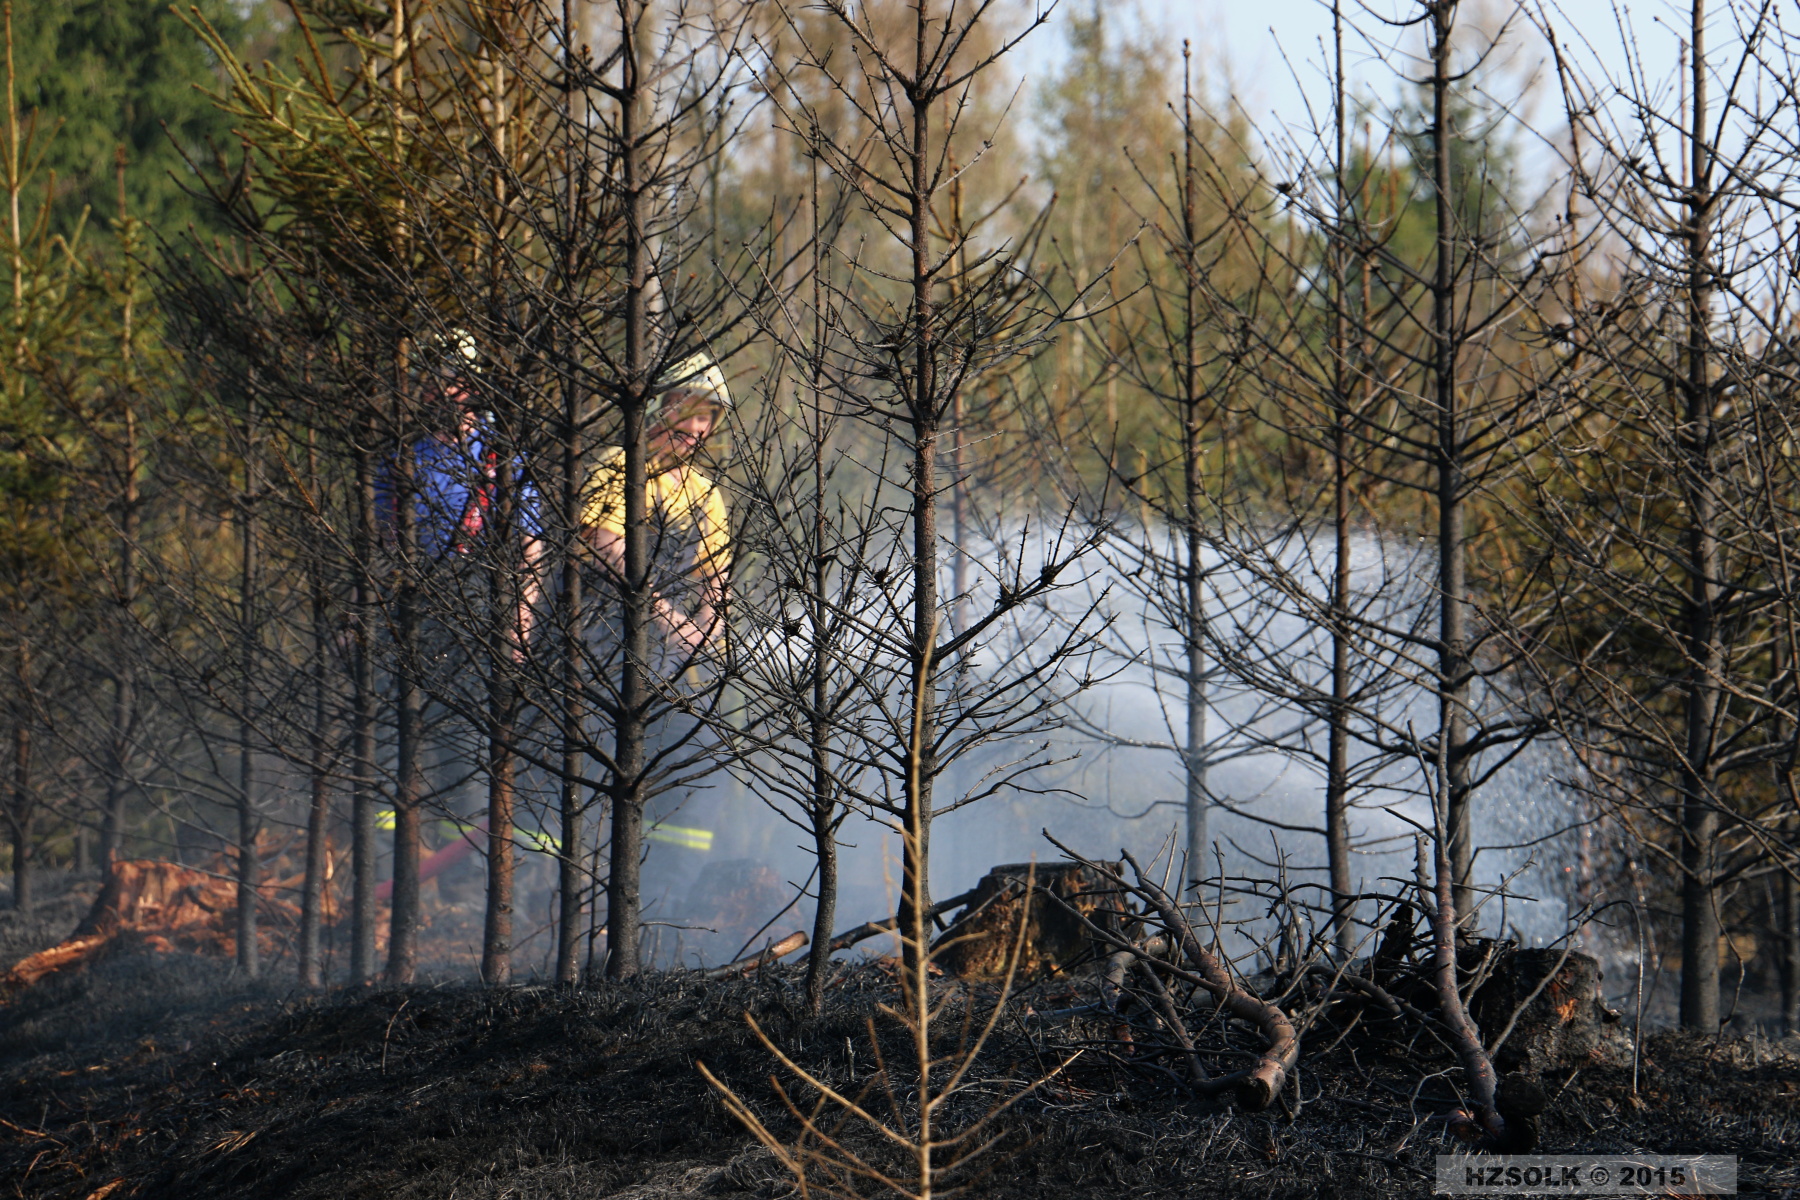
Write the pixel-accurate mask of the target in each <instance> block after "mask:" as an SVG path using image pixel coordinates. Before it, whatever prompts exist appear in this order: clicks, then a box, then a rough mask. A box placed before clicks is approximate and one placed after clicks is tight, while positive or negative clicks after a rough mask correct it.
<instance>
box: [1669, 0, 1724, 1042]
mask: <svg viewBox="0 0 1800 1200" xmlns="http://www.w3.org/2000/svg"><path fill="white" fill-rule="evenodd" d="M1692 17H1693V24H1692V29H1691V35H1690V36H1691V37H1692V41H1691V42H1690V43H1689V44H1690V46H1691V50H1690V53H1691V55H1692V57H1691V59H1690V62H1691V65H1692V71H1693V74H1692V86H1693V102H1692V105H1691V107H1690V110H1689V118H1690V124H1689V128H1688V150H1689V155H1690V167H1689V169H1690V170H1691V171H1692V173H1693V174H1692V183H1691V184H1690V185H1689V190H1688V194H1687V201H1686V208H1687V229H1686V230H1685V233H1686V239H1685V240H1686V242H1687V245H1686V247H1685V250H1686V259H1687V261H1686V264H1685V265H1686V268H1687V378H1686V380H1685V381H1684V383H1685V386H1684V388H1683V391H1684V392H1685V396H1684V397H1683V399H1684V401H1685V404H1686V409H1687V411H1686V414H1685V416H1686V420H1685V422H1684V423H1683V426H1682V429H1683V437H1682V442H1683V444H1682V447H1681V449H1682V458H1683V460H1684V463H1683V465H1684V467H1685V471H1684V473H1685V474H1686V475H1687V479H1686V480H1685V481H1684V484H1685V488H1684V490H1685V491H1686V492H1687V502H1688V506H1689V521H1690V524H1689V526H1688V537H1687V543H1688V544H1687V551H1688V565H1687V576H1688V589H1689V597H1690V598H1689V602H1688V611H1687V613H1686V619H1685V622H1684V624H1685V626H1686V629H1687V636H1688V662H1689V664H1690V665H1689V667H1688V679H1687V697H1686V724H1687V729H1686V734H1687V743H1686V746H1685V747H1684V750H1685V753H1684V756H1683V761H1682V764H1681V771H1680V789H1681V869H1682V879H1681V1023H1682V1025H1683V1026H1684V1027H1686V1028H1688V1029H1699V1030H1704V1031H1706V1032H1708V1033H1713V1032H1717V1030H1718V1027H1719V934H1720V929H1719V912H1718V902H1717V896H1716V895H1715V894H1714V891H1715V887H1716V884H1715V879H1716V875H1717V867H1716V863H1715V847H1714V842H1715V841H1716V840H1717V838H1718V835H1719V816H1718V810H1717V809H1716V807H1715V806H1714V802H1713V782H1714V775H1715V772H1714V769H1713V744H1712V743H1713V731H1714V721H1715V717H1716V716H1717V713H1718V708H1719V702H1720V696H1719V683H1718V681H1719V680H1720V679H1721V678H1722V677H1723V673H1724V672H1723V666H1724V658H1725V650H1724V645H1723V642H1722V639H1721V636H1720V631H1719V616H1718V601H1719V583H1718V581H1719V578H1720V572H1719V566H1720V564H1719V533H1718V528H1717V526H1718V512H1717V499H1716V486H1715V478H1714V476H1715V473H1716V467H1715V463H1714V446H1713V440H1714V439H1713V398H1712V378H1711V375H1712V362H1711V353H1710V342H1711V336H1712V287H1713V285H1712V279H1713V273H1712V268H1713V264H1712V262H1711V246H1710V234H1711V229H1710V221H1711V216H1712V211H1711V210H1712V194H1711V186H1712V153H1711V144H1710V143H1709V142H1708V140H1707V139H1708V137H1709V136H1710V131H1709V130H1708V129H1707V119H1708V114H1707V97H1706V78H1707V76H1706V66H1707V62H1706V41H1705V39H1706V5H1705V2H1704V0H1694V5H1693V8H1692Z"/></svg>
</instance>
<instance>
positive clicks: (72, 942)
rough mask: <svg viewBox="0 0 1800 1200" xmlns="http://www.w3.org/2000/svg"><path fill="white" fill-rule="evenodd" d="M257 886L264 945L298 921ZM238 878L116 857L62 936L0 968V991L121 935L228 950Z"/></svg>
mask: <svg viewBox="0 0 1800 1200" xmlns="http://www.w3.org/2000/svg"><path fill="white" fill-rule="evenodd" d="M277 886H279V885H276V884H273V883H271V884H269V885H267V886H265V887H263V888H260V889H258V899H259V901H260V905H259V907H260V908H261V914H260V917H259V920H258V930H257V932H258V935H259V938H261V939H262V940H263V942H264V943H265V944H264V945H263V947H262V949H263V950H264V951H265V953H267V952H270V951H272V950H273V949H274V948H275V939H276V938H278V937H281V936H284V935H285V934H286V932H287V931H290V930H292V929H293V928H294V927H295V926H297V925H298V924H299V920H300V909H299V907H298V906H296V905H295V904H293V903H291V902H290V901H288V900H284V899H282V898H280V897H279V896H277V895H275V894H274V889H275V888H276V887H277ZM236 910H237V883H236V881H235V880H232V879H229V878H226V877H225V876H224V875H222V874H221V873H219V872H215V871H203V870H200V869H198V868H196V867H186V866H182V865H181V864H179V863H170V862H158V861H156V860H153V859H122V860H115V861H114V862H113V863H112V864H111V865H110V866H109V867H108V868H107V873H106V880H105V882H104V883H103V884H101V887H100V894H99V895H98V896H96V897H94V904H93V907H92V908H90V909H89V910H88V914H87V916H86V917H84V918H82V921H81V924H79V925H77V926H76V927H75V932H74V933H73V934H71V935H70V936H69V937H68V938H67V939H66V940H65V941H63V942H61V943H60V944H58V945H55V946H52V947H50V948H49V949H48V950H40V951H39V952H38V953H36V954H33V955H31V956H29V957H27V958H24V959H22V960H20V961H19V962H18V963H15V964H14V965H13V967H12V968H11V969H10V970H8V971H7V972H6V973H5V974H4V975H0V998H4V997H6V996H10V995H12V994H13V993H15V992H17V991H18V990H20V989H21V988H26V987H30V986H31V985H32V984H34V983H37V982H38V981H39V980H41V979H43V978H45V977H46V976H49V975H53V974H55V973H57V972H59V971H65V970H68V969H70V968H71V967H76V966H79V965H81V964H82V963H85V962H88V961H90V960H92V959H93V958H96V957H97V956H99V955H100V954H101V953H102V952H103V951H104V950H106V948H107V947H108V946H110V945H112V944H113V943H114V942H115V941H116V940H117V939H119V938H120V937H121V936H124V935H131V936H133V937H135V939H136V942H137V944H138V945H140V946H143V947H145V948H147V949H152V950H160V951H165V952H166V951H184V952H187V953H190V954H206V955H213V956H217V957H221V958H230V957H232V956H233V955H234V954H235V953H236V951H237V941H236Z"/></svg>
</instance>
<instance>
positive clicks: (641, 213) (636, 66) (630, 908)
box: [563, 0, 652, 979]
mask: <svg viewBox="0 0 1800 1200" xmlns="http://www.w3.org/2000/svg"><path fill="white" fill-rule="evenodd" d="M619 11H620V13H621V14H622V15H623V16H624V18H625V19H624V20H623V22H622V23H621V24H622V28H621V30H620V39H621V40H620V51H621V53H620V64H619V65H620V84H619V97H618V100H619V110H620V111H619V133H620V143H621V151H620V153H621V157H622V159H623V164H622V166H623V175H624V195H623V197H622V200H623V210H624V226H625V228H624V232H625V253H626V263H625V270H626V284H625V381H624V383H625V386H624V390H623V393H622V395H621V399H620V405H619V409H620V412H619V418H620V420H619V425H620V439H621V441H622V443H623V445H624V450H625V455H624V458H625V485H624V486H625V569H624V572H623V575H622V577H621V579H620V583H619V601H620V610H621V613H620V617H621V622H620V626H621V633H622V640H623V647H622V654H623V661H622V662H621V663H620V664H619V696H618V704H619V710H618V727H617V730H616V741H615V745H614V751H613V765H614V770H613V779H612V788H611V793H612V803H613V813H612V853H611V857H610V859H609V861H608V863H607V889H606V932H607V952H606V975H607V978H609V979H624V978H627V977H629V976H632V975H636V974H637V973H638V969H639V963H638V932H639V930H638V925H639V921H640V905H641V902H642V896H641V894H640V886H641V881H640V873H639V866H640V864H641V862H642V858H643V836H644V802H645V800H646V796H645V794H644V757H645V734H646V732H647V731H646V725H647V723H648V722H647V717H648V714H649V708H650V703H651V694H650V689H649V688H648V687H647V686H646V681H645V679H644V676H643V667H644V664H645V663H647V662H648V661H649V659H650V610H651V602H652V597H651V594H650V590H651V589H650V546H649V536H648V533H649V510H648V503H649V502H648V486H649V464H648V461H647V458H648V447H647V446H646V438H645V434H646V425H647V421H646V414H647V409H648V405H649V398H650V388H651V380H650V369H651V363H650V320H649V290H650V244H649V231H648V228H647V221H648V218H649V200H650V197H649V196H648V195H647V187H646V181H645V178H644V173H645V163H644V161H643V157H644V150H643V148H642V147H641V146H639V145H638V137H639V132H640V128H641V125H642V123H643V121H644V119H645V114H644V112H643V106H644V104H645V101H646V99H647V97H646V96H645V94H644V93H645V87H646V83H645V80H644V78H643V65H644V64H643V61H642V59H643V55H644V53H645V47H644V45H643V37H644V33H645V30H644V25H645V22H646V20H647V11H646V7H645V6H644V4H643V3H642V0H622V2H621V4H620V5H619ZM578 855H579V848H578V847H576V846H571V845H564V847H563V869H564V871H565V874H566V876H567V878H568V879H569V880H570V881H571V882H576V881H578V880H579V874H578V872H579V868H580V860H579V857H578ZM578 900H579V895H578V894H577V896H576V897H575V901H576V903H572V902H571V898H570V897H568V896H567V895H565V897H564V901H563V907H564V933H565V934H566V936H567V937H568V939H569V946H570V963H571V970H572V969H573V962H574V958H573V955H574V947H575V946H576V945H577V943H576V941H575V936H576V928H575V920H574V918H577V917H578V916H579V913H580V909H579V907H578V906H577V904H578Z"/></svg>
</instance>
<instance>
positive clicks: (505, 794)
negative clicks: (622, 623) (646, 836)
mask: <svg viewBox="0 0 1800 1200" xmlns="http://www.w3.org/2000/svg"><path fill="white" fill-rule="evenodd" d="M512 508H513V478H512V464H511V449H510V447H508V446H505V445H502V446H501V447H500V452H499V457H498V462H497V464H496V466H495V479H494V509H495V515H496V516H497V517H498V520H496V521H495V526H496V528H495V530H494V532H495V533H496V534H497V535H498V536H497V537H495V538H494V539H493V544H492V545H491V547H490V549H491V550H492V552H493V553H494V555H495V557H494V560H493V561H492V562H491V563H490V564H489V567H488V597H487V600H488V612H489V620H490V622H491V625H490V628H489V637H488V696H487V700H488V771H487V775H488V804H487V817H488V845H487V860H488V864H487V865H488V888H487V917H486V921H485V924H484V927H483V929H482V938H481V979H482V982H483V983H487V984H494V985H499V984H507V983H511V982H512V936H513V841H512V829H513V786H514V772H515V764H514V758H513V736H514V730H513V726H514V723H515V721H516V720H517V709H518V705H517V700H516V699H515V696H516V689H515V688H514V687H513V684H512V679H511V671H512V670H513V667H514V663H515V662H516V661H517V659H518V657H519V651H520V649H521V647H520V634H521V630H520V629H519V625H520V615H519V605H520V603H521V593H520V589H519V588H518V586H517V585H518V582H519V581H518V577H517V575H516V574H515V573H514V564H513V562H512V558H511V551H512V536H511V535H512V528H513V518H514V513H513V512H512Z"/></svg>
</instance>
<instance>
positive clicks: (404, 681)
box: [386, 355, 425, 984]
mask: <svg viewBox="0 0 1800 1200" xmlns="http://www.w3.org/2000/svg"><path fill="white" fill-rule="evenodd" d="M400 369H401V374H402V376H404V373H405V371H406V367H405V356H404V355H402V359H401V368H400ZM401 382H402V384H404V378H402V380H401ZM415 468H416V463H415V461H414V447H413V445H412V444H411V442H410V441H407V443H406V444H404V445H402V446H401V448H400V453H399V455H398V456H397V459H396V462H395V469H394V499H395V505H394V508H395V512H394V542H395V550H396V559H397V562H398V578H397V579H396V581H395V584H394V643H395V645H394V660H395V663H394V688H395V707H396V709H397V713H396V717H397V720H396V725H397V729H396V741H397V743H398V752H399V753H398V757H399V763H398V765H397V770H396V777H395V781H394V876H393V879H394V889H393V901H392V903H393V908H392V911H391V916H390V923H389V926H388V961H387V973H386V978H387V982H388V983H390V984H403V983H411V982H412V979H413V973H414V971H415V970H416V969H417V966H418V946H417V937H418V928H419V837H420V833H421V826H422V823H423V822H422V815H421V813H420V806H421V805H422V803H423V801H424V797H425V780H424V777H423V774H422V773H421V770H420V754H419V742H420V738H421V735H422V734H423V725H424V711H423V710H424V694H423V691H422V689H421V688H420V686H419V670H420V667H421V665H422V664H421V663H420V653H419V590H418V586H417V584H416V582H415V581H414V580H413V578H412V571H413V569H414V567H415V565H416V564H417V562H418V553H417V552H418V542H419V530H418V519H417V513H416V510H415V507H414V505H415V490H414V489H415V487H416V485H417V481H416V480H415V478H414V474H415Z"/></svg>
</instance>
